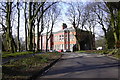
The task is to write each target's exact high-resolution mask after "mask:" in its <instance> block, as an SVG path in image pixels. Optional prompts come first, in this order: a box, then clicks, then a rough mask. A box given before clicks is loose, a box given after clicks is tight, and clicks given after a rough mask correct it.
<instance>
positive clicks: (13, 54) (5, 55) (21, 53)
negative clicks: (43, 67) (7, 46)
mask: <svg viewBox="0 0 120 80" xmlns="http://www.w3.org/2000/svg"><path fill="white" fill-rule="evenodd" d="M2 53H3V54H2V58H7V57H16V56H21V55H27V54H33V53H34V52H31V51H25V52H15V53H9V52H2Z"/></svg>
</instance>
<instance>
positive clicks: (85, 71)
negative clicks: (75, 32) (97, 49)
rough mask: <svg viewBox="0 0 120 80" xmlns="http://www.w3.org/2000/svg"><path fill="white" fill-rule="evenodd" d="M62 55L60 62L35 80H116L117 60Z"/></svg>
mask: <svg viewBox="0 0 120 80" xmlns="http://www.w3.org/2000/svg"><path fill="white" fill-rule="evenodd" d="M63 54H64V55H63V57H62V59H61V60H60V61H58V62H57V63H56V64H55V65H53V66H52V67H51V68H50V69H49V70H47V71H46V72H45V73H44V74H43V75H42V76H38V78H37V79H36V80H45V79H47V80H52V79H53V80H59V79H60V78H69V79H68V80H70V79H73V80H77V79H79V78H93V79H94V78H101V79H100V80H102V78H110V80H118V71H119V70H118V67H120V64H119V63H118V60H115V59H112V58H109V57H106V56H104V55H99V54H88V53H63ZM55 78H57V79H55ZM74 78H76V79H74ZM93 79H90V80H93ZM62 80H63V79H62ZM96 80H99V79H96ZM105 80H109V79H105Z"/></svg>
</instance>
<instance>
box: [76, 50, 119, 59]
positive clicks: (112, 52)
mask: <svg viewBox="0 0 120 80" xmlns="http://www.w3.org/2000/svg"><path fill="white" fill-rule="evenodd" d="M77 52H86V53H97V54H105V55H107V56H112V57H115V58H117V59H120V49H108V50H85V51H77Z"/></svg>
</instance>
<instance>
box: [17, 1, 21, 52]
mask: <svg viewBox="0 0 120 80" xmlns="http://www.w3.org/2000/svg"><path fill="white" fill-rule="evenodd" d="M17 10H18V27H17V46H18V47H17V48H18V51H19V52H20V40H19V27H20V9H19V2H17Z"/></svg>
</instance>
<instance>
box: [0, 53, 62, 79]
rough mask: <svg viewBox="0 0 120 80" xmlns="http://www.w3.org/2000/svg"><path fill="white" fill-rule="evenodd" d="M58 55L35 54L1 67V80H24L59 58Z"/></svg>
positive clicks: (59, 55)
mask: <svg viewBox="0 0 120 80" xmlns="http://www.w3.org/2000/svg"><path fill="white" fill-rule="evenodd" d="M61 55H62V54H60V53H44V54H37V55H34V56H32V57H27V58H23V59H20V60H17V61H15V62H14V61H10V62H9V63H6V64H3V65H2V73H3V74H2V75H3V78H2V80H20V79H21V80H26V79H28V78H29V77H31V76H32V75H34V74H35V73H36V72H38V71H40V70H41V69H42V68H44V67H45V66H47V65H49V64H50V63H51V62H53V61H54V60H56V59H58V58H60V57H61Z"/></svg>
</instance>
